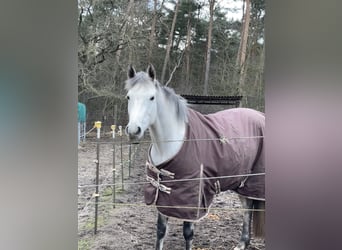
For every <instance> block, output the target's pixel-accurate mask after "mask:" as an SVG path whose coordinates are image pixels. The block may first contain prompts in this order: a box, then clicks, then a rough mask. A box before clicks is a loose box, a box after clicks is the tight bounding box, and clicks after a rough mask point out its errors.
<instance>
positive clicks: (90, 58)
mask: <svg viewBox="0 0 342 250" xmlns="http://www.w3.org/2000/svg"><path fill="white" fill-rule="evenodd" d="M238 3H240V4H241V9H237V8H236V7H234V6H236V5H237V4H238ZM78 11H79V13H78V14H79V18H78V37H79V49H78V64H79V74H78V99H79V101H80V102H82V103H84V104H86V106H87V112H88V118H87V120H88V122H93V121H95V120H102V122H104V124H107V125H110V124H125V122H126V121H127V112H126V100H125V98H124V97H125V90H124V88H123V87H124V81H125V80H126V78H127V73H126V72H127V67H128V65H129V64H132V65H134V66H135V68H136V69H137V70H138V71H140V70H145V69H146V67H147V65H148V64H149V63H152V64H153V65H154V67H155V69H156V71H157V78H158V80H159V81H160V82H161V83H162V84H167V85H168V86H169V87H171V88H174V89H175V91H176V93H178V94H191V95H223V96H234V95H241V96H243V98H242V101H241V106H242V107H249V108H254V109H257V110H260V111H263V112H264V77H263V72H264V58H265V37H264V19H265V1H264V0H242V1H241V0H236V1H234V0H173V1H172V0H171V1H164V0H141V1H137V0H135V1H134V0H79V1H78ZM239 14H240V15H241V17H240V18H236V17H237V16H239Z"/></svg>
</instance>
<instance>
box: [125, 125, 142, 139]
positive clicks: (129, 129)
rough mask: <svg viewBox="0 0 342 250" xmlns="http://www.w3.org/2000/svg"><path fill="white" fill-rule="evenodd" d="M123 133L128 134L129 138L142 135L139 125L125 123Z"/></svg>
mask: <svg viewBox="0 0 342 250" xmlns="http://www.w3.org/2000/svg"><path fill="white" fill-rule="evenodd" d="M125 133H126V134H127V135H128V137H129V139H130V140H137V139H140V138H141V137H142V136H143V132H142V130H141V127H139V126H134V125H127V126H126V128H125Z"/></svg>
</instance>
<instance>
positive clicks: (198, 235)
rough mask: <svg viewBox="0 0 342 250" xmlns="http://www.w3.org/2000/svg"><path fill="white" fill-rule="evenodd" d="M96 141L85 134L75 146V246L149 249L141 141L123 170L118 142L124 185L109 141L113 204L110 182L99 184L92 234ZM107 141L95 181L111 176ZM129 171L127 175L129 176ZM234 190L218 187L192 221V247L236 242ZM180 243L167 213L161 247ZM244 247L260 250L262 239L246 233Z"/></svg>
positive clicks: (172, 248)
mask: <svg viewBox="0 0 342 250" xmlns="http://www.w3.org/2000/svg"><path fill="white" fill-rule="evenodd" d="M96 147H97V146H96V143H95V142H94V140H91V139H89V140H88V141H87V142H86V143H82V144H81V145H80V146H79V149H78V170H79V172H78V182H79V183H78V185H79V186H83V187H81V188H79V199H78V224H79V225H78V236H79V239H78V241H79V247H78V249H82V250H88V249H98V250H100V249H113V250H114V249H115V250H127V249H141V250H145V249H154V244H155V239H156V219H157V211H156V209H155V208H154V207H150V206H146V205H145V204H144V201H143V185H141V184H139V182H145V175H144V173H145V171H144V166H143V165H144V163H145V160H146V155H147V153H146V151H147V148H148V145H147V144H140V145H133V146H132V148H131V152H132V161H131V165H132V167H131V169H130V171H129V163H128V159H129V157H128V155H129V154H128V152H129V150H128V146H125V145H124V146H123V147H122V155H123V169H124V174H123V176H124V189H122V186H121V178H122V174H121V173H122V172H121V166H120V159H121V152H120V144H116V147H115V161H116V164H115V168H116V171H115V173H116V174H115V179H116V183H117V185H116V186H115V187H116V188H115V189H116V192H115V195H116V199H115V208H113V203H112V202H113V199H112V192H113V189H112V186H105V185H104V186H101V187H100V191H99V194H100V196H99V202H100V205H99V208H98V230H97V234H96V235H95V234H94V211H95V205H94V201H95V198H94V197H93V194H94V192H95V187H94V186H88V185H93V184H94V183H95V173H96V164H95V163H94V160H95V159H96ZM112 168H113V145H112V144H111V143H108V144H100V174H99V176H100V178H99V179H100V183H101V184H112V181H113V172H112ZM129 172H130V176H129ZM240 207H241V206H240V202H239V199H238V197H237V195H236V194H234V193H232V192H225V193H221V194H220V195H218V196H217V197H216V198H215V201H214V204H213V206H212V209H211V211H210V214H209V215H208V216H207V217H206V218H205V219H203V220H201V221H200V222H199V223H196V225H195V236H194V241H193V249H194V250H214V249H215V250H216V249H217V250H219V249H226V250H227V249H228V250H229V249H233V248H234V246H235V245H236V244H237V242H238V240H239V237H240V231H241V225H242V212H241V211H239V210H237V209H238V208H240ZM184 248H185V242H184V239H183V235H182V222H181V221H178V220H175V219H170V220H169V231H168V235H167V237H166V239H165V243H164V249H166V250H180V249H184ZM248 249H249V250H254V249H255V250H264V249H265V243H264V240H261V239H256V240H254V239H252V241H251V246H249V248H248Z"/></svg>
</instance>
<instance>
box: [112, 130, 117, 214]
mask: <svg viewBox="0 0 342 250" xmlns="http://www.w3.org/2000/svg"><path fill="white" fill-rule="evenodd" d="M115 128H116V126H115V125H112V126H111V129H112V133H113V208H115V193H116V188H115V173H116V172H115V171H116V169H115Z"/></svg>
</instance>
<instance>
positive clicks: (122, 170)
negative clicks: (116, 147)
mask: <svg viewBox="0 0 342 250" xmlns="http://www.w3.org/2000/svg"><path fill="white" fill-rule="evenodd" d="M119 136H120V158H121V161H120V162H121V163H120V164H121V189H122V190H124V168H123V167H124V166H123V157H122V126H119Z"/></svg>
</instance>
